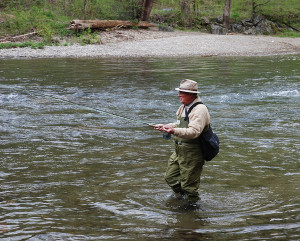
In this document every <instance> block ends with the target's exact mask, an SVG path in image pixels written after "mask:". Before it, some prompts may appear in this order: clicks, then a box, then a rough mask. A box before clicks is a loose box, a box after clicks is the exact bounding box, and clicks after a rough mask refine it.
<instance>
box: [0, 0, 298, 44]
mask: <svg viewBox="0 0 300 241" xmlns="http://www.w3.org/2000/svg"><path fill="white" fill-rule="evenodd" d="M143 1H145V0H2V1H1V2H0V24H1V25H0V26H1V28H0V37H3V36H6V35H18V34H24V33H28V32H30V31H38V32H39V34H40V35H41V36H43V38H44V40H45V41H51V39H52V37H53V36H54V35H58V36H66V35H69V34H72V33H71V32H70V31H69V30H67V26H68V25H69V22H70V21H71V20H72V19H108V20H109V19H114V20H115V19H119V20H132V21H138V19H139V16H140V14H141V3H142V2H143ZM224 3H225V0H155V1H154V4H153V7H152V11H151V14H152V16H156V17H157V16H158V17H159V18H160V19H163V20H164V22H163V23H161V24H166V25H169V24H172V25H173V26H175V27H178V28H194V29H195V28H197V27H198V26H200V24H201V21H202V19H203V17H207V18H214V17H219V16H222V14H223V11H224ZM253 3H255V4H256V5H257V8H256V9H255V14H264V15H265V16H268V18H269V19H271V20H273V21H277V22H284V23H287V24H289V25H292V26H294V27H295V28H300V17H299V16H300V6H299V0H285V1H282V0H231V13H230V17H231V21H238V20H241V19H246V18H251V16H252V15H253ZM151 20H155V18H152V19H151Z"/></svg>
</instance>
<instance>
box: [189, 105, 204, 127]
mask: <svg viewBox="0 0 300 241" xmlns="http://www.w3.org/2000/svg"><path fill="white" fill-rule="evenodd" d="M200 104H202V105H204V104H203V102H202V101H200V102H196V103H195V104H193V105H192V106H191V107H190V109H189V111H187V110H186V107H184V110H185V117H184V120H185V121H188V122H189V121H190V120H189V114H190V113H191V111H192V110H193V109H194V107H195V106H197V105H200Z"/></svg>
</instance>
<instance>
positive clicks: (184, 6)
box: [179, 0, 191, 26]
mask: <svg viewBox="0 0 300 241" xmlns="http://www.w3.org/2000/svg"><path fill="white" fill-rule="evenodd" d="M179 4H180V8H181V21H182V25H183V26H190V25H191V7H190V0H181V1H180V2H179Z"/></svg>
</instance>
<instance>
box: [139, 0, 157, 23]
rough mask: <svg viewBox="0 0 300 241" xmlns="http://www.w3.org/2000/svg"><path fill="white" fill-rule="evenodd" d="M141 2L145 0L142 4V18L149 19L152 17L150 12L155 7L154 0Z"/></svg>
mask: <svg viewBox="0 0 300 241" xmlns="http://www.w3.org/2000/svg"><path fill="white" fill-rule="evenodd" d="M141 2H143V5H142V13H141V17H140V20H141V21H148V20H149V18H150V13H151V10H152V7H153V3H154V0H144V1H140V3H141Z"/></svg>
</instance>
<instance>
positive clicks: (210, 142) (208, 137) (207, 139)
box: [185, 102, 220, 161]
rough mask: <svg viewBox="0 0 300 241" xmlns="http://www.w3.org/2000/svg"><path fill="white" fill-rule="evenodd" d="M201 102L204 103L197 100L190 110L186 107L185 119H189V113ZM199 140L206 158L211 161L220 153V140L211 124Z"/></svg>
mask: <svg viewBox="0 0 300 241" xmlns="http://www.w3.org/2000/svg"><path fill="white" fill-rule="evenodd" d="M199 104H203V103H202V102H196V103H195V104H193V105H192V106H191V107H190V109H189V111H186V109H185V111H186V113H185V116H186V117H185V120H189V118H188V115H189V113H191V111H192V109H193V108H194V107H195V106H197V105H199ZM199 142H200V148H201V150H202V153H203V157H204V160H206V161H210V160H212V159H213V158H214V157H215V156H216V155H217V154H218V153H219V149H220V148H219V146H220V141H219V138H218V136H217V134H215V133H214V132H213V130H212V128H211V125H210V124H209V125H208V126H206V127H205V128H204V130H203V131H202V133H201V134H200V136H199Z"/></svg>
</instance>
